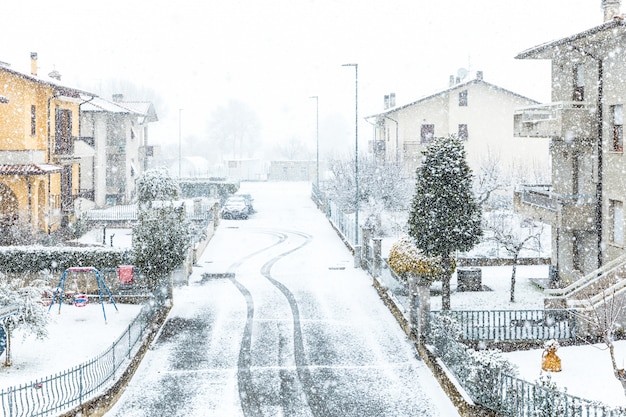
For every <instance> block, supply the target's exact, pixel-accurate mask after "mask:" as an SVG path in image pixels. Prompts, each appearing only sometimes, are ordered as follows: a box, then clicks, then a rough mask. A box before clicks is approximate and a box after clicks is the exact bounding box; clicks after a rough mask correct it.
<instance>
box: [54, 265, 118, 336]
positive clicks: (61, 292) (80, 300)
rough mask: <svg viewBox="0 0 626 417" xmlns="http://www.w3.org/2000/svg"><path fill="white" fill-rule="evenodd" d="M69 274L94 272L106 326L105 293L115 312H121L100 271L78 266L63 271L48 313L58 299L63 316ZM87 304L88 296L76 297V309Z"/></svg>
mask: <svg viewBox="0 0 626 417" xmlns="http://www.w3.org/2000/svg"><path fill="white" fill-rule="evenodd" d="M68 272H93V273H94V275H95V277H96V284H97V285H98V295H99V297H100V305H101V306H102V314H103V315H104V323H105V324H106V323H107V314H106V311H105V310H104V298H103V297H104V295H103V291H104V292H106V294H107V295H108V296H109V300H111V303H112V304H113V306H114V307H115V311H119V310H118V309H117V304H115V300H114V299H113V295H112V294H111V291H109V287H107V285H106V283H105V282H104V278H103V277H102V274H101V273H100V271H98V270H97V269H96V268H94V267H92V266H76V267H71V268H67V269H66V270H65V271H63V274H62V275H61V279H60V280H59V284H58V285H57V287H56V289H55V290H54V297H53V298H52V302H51V303H50V307H48V311H50V310H51V309H52V306H53V305H54V303H55V302H56V300H57V299H58V300H59V314H61V305H62V304H63V298H64V297H65V295H66V293H65V281H66V280H67V273H68ZM87 303H88V296H87V294H76V295H75V296H74V305H75V306H76V307H84V306H86V305H87Z"/></svg>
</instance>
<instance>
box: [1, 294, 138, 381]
mask: <svg viewBox="0 0 626 417" xmlns="http://www.w3.org/2000/svg"><path fill="white" fill-rule="evenodd" d="M117 308H118V311H116V310H115V307H114V306H113V304H109V303H105V304H104V309H105V312H106V317H107V321H106V323H105V321H104V315H103V313H102V305H101V304H99V303H96V302H90V303H89V304H87V305H86V306H84V307H75V306H73V305H68V304H63V305H62V306H61V310H60V313H59V305H58V303H56V304H54V305H53V306H52V309H51V310H50V312H49V314H50V316H51V320H50V324H49V327H48V332H49V337H48V338H47V339H44V340H37V339H36V338H35V337H34V336H33V335H25V334H24V333H23V332H22V331H21V330H19V329H18V330H17V331H16V332H15V334H13V336H12V338H11V353H12V354H11V357H12V359H13V366H10V367H6V366H2V365H0V389H5V388H8V387H12V386H14V385H17V384H24V383H27V382H31V381H33V380H35V379H41V378H43V377H46V376H49V375H52V374H55V373H59V372H62V371H65V370H67V369H69V368H71V367H74V366H76V365H79V364H81V363H83V362H86V361H88V360H90V359H92V358H94V357H95V356H97V355H99V354H100V353H102V352H104V351H105V350H106V349H108V348H109V347H110V346H111V345H112V344H113V342H115V340H117V338H118V337H120V336H121V335H122V333H123V332H124V331H125V330H126V329H127V328H128V325H129V323H130V322H132V321H133V320H134V319H135V317H137V315H138V314H139V310H140V309H141V305H135V304H119V303H117ZM0 359H1V360H2V363H4V359H5V354H4V353H3V354H2V356H0Z"/></svg>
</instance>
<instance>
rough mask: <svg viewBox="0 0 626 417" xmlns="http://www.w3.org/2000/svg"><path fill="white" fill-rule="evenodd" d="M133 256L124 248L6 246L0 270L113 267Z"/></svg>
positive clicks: (1, 250) (130, 261)
mask: <svg viewBox="0 0 626 417" xmlns="http://www.w3.org/2000/svg"><path fill="white" fill-rule="evenodd" d="M133 257H134V256H133V251H132V250H131V249H128V248H123V249H120V248H95V247H94V248H77V247H46V246H6V247H2V248H0V272H5V273H28V272H39V271H45V270H49V271H64V270H66V269H67V268H71V267H76V266H92V267H94V268H97V269H103V268H116V267H117V266H119V265H132V264H133Z"/></svg>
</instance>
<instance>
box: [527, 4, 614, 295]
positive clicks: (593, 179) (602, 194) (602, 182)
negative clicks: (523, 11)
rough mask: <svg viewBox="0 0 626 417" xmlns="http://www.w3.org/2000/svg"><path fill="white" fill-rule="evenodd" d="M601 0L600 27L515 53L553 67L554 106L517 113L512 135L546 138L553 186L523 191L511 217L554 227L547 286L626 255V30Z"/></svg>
mask: <svg viewBox="0 0 626 417" xmlns="http://www.w3.org/2000/svg"><path fill="white" fill-rule="evenodd" d="M619 3H620V2H619V1H615V0H604V1H602V5H603V6H604V15H605V16H604V23H603V24H601V25H599V26H597V27H594V28H591V29H589V30H586V31H584V32H581V33H577V34H575V35H572V36H569V37H567V38H564V39H560V40H557V41H553V42H549V43H545V44H542V45H539V46H536V47H534V48H531V49H528V50H526V51H524V52H522V53H520V54H519V55H518V56H517V57H516V58H518V59H549V60H551V62H552V75H551V76H552V98H551V100H552V102H551V103H549V104H545V105H537V106H529V107H526V108H522V109H518V110H517V111H516V112H515V116H514V124H515V135H516V136H518V137H532V138H541V137H543V138H547V139H546V142H549V144H550V155H551V159H552V183H551V184H545V185H534V186H525V187H522V188H521V189H520V190H519V191H518V192H516V199H515V201H516V210H518V211H519V212H521V213H525V214H527V215H530V216H532V217H533V218H535V219H538V220H541V221H543V222H545V223H549V224H551V225H552V269H551V279H552V281H553V282H552V284H553V286H556V287H564V286H566V285H568V284H570V283H572V282H574V281H576V280H578V279H580V278H582V277H584V276H586V275H587V274H589V273H591V272H594V271H595V270H596V269H598V268H600V267H602V266H603V265H605V264H607V263H609V262H611V261H613V260H616V259H617V258H619V257H620V256H622V255H624V254H625V253H626V252H625V250H624V201H625V200H626V181H625V173H626V157H625V156H624V132H623V124H624V105H625V104H626V103H625V101H626V79H625V78H626V75H625V74H626V59H625V56H624V53H625V51H626V22H624V20H623V16H621V15H619V14H618V13H619V5H620V4H619Z"/></svg>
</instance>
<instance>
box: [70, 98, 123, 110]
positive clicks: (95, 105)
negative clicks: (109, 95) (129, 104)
mask: <svg viewBox="0 0 626 417" xmlns="http://www.w3.org/2000/svg"><path fill="white" fill-rule="evenodd" d="M81 110H82V111H84V112H108V113H135V112H133V111H131V110H129V109H128V108H126V107H122V106H120V105H119V104H117V103H113V102H111V101H108V100H105V99H103V98H100V97H95V98H94V99H93V100H90V101H88V102H86V103H84V104H83V105H82V106H81Z"/></svg>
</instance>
